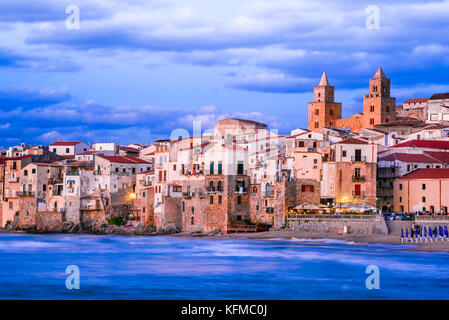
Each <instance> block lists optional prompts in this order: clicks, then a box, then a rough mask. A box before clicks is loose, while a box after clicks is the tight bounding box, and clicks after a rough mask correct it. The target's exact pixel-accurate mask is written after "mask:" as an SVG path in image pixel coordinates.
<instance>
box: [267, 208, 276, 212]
mask: <svg viewBox="0 0 449 320" xmlns="http://www.w3.org/2000/svg"><path fill="white" fill-rule="evenodd" d="M265 212H266V213H274V208H265Z"/></svg>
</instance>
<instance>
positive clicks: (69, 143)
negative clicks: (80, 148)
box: [50, 141, 83, 147]
mask: <svg viewBox="0 0 449 320" xmlns="http://www.w3.org/2000/svg"><path fill="white" fill-rule="evenodd" d="M80 143H83V142H82V141H56V142H53V143H52V144H51V145H50V146H64V147H65V146H76V145H77V144H80Z"/></svg>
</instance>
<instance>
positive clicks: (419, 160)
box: [379, 153, 449, 163]
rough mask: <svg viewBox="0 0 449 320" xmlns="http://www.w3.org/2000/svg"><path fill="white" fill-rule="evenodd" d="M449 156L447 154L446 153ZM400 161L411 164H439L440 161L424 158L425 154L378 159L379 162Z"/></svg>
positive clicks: (406, 154) (409, 154) (400, 154)
mask: <svg viewBox="0 0 449 320" xmlns="http://www.w3.org/2000/svg"><path fill="white" fill-rule="evenodd" d="M448 154H449V153H448ZM396 160H397V161H401V162H411V163H440V162H441V161H440V160H437V159H434V158H431V157H429V156H426V155H425V154H413V153H392V154H389V155H388V156H385V157H383V158H380V159H379V161H396Z"/></svg>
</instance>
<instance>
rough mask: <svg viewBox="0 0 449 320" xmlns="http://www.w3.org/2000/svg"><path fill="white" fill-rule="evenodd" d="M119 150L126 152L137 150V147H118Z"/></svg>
mask: <svg viewBox="0 0 449 320" xmlns="http://www.w3.org/2000/svg"><path fill="white" fill-rule="evenodd" d="M120 150H123V151H126V152H139V151H140V150H139V149H136V148H132V147H120Z"/></svg>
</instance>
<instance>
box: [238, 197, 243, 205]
mask: <svg viewBox="0 0 449 320" xmlns="http://www.w3.org/2000/svg"><path fill="white" fill-rule="evenodd" d="M237 204H242V196H238V197H237Z"/></svg>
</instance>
